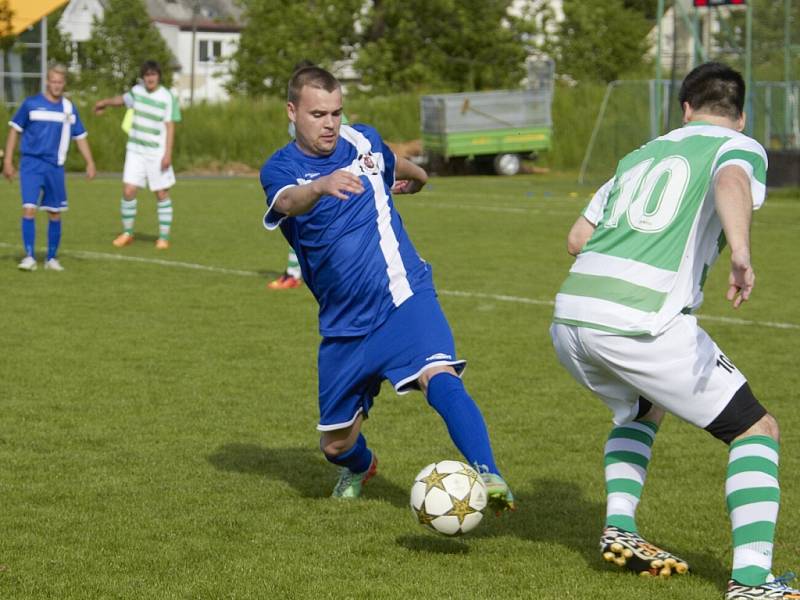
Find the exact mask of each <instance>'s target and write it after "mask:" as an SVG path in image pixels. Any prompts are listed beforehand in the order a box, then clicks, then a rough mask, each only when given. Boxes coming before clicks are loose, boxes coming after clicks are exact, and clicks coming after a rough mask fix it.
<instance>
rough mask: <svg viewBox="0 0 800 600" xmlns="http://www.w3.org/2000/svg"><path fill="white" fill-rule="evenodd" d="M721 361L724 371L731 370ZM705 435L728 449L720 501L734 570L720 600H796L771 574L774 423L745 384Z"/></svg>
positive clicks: (776, 497) (776, 493)
mask: <svg viewBox="0 0 800 600" xmlns="http://www.w3.org/2000/svg"><path fill="white" fill-rule="evenodd" d="M723 358H724V362H723V363H722V364H723V365H724V368H725V369H731V370H735V369H736V368H735V367H734V366H733V363H732V362H731V361H730V360H729V359H728V358H726V357H723ZM705 429H706V430H707V431H709V432H710V433H711V434H712V435H713V436H714V437H716V438H718V439H720V440H722V441H723V442H725V443H726V444H730V449H729V454H728V470H727V475H726V480H725V497H726V503H727V507H728V514H729V516H730V520H731V528H732V530H733V536H732V537H733V566H732V570H731V578H730V581H729V582H728V589H727V592H726V595H725V598H726V599H727V600H739V599H749V598H773V597H774V598H800V590H795V589H792V588H790V587H789V586H788V585H787V581H786V580H782V579H780V578H779V579H777V580H776V579H775V578H774V577H773V576H772V574H771V568H772V551H773V542H774V536H775V523H776V521H777V518H778V509H779V507H780V486H779V483H778V457H779V443H778V442H779V439H780V432H779V428H778V422H777V421H776V420H775V418H774V417H773V416H772V415H770V414H769V413H767V411H766V409H765V408H764V407H763V406H762V405H761V404H760V403H759V402H758V400H756V398H755V396H754V395H753V392H752V390H751V389H750V386H749V385H748V384H747V383H744V384H743V385H742V386H741V387H740V388H739V389H738V390H737V391H736V393H735V394H733V397H732V398H731V399H730V401H729V402H728V403H727V405H726V406H725V408H724V409H723V410H722V412H720V414H719V415H718V416H717V417H716V418H715V419H714V420H713V421H712V422H711V423H710V424H709V425H707V426H706V427H705Z"/></svg>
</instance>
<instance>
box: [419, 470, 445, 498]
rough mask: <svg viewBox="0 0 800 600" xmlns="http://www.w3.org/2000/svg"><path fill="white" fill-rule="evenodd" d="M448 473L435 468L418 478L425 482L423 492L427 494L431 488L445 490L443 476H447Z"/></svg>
mask: <svg viewBox="0 0 800 600" xmlns="http://www.w3.org/2000/svg"><path fill="white" fill-rule="evenodd" d="M447 475H448V473H439V471H437V470H436V469H434V470H433V471H431V472H430V473H429V474H428V475H426V476H425V477H423V478H422V479H420V481H424V482H425V493H426V494H427V493H428V492H430V491H431V490H432V489H433V488H439V489H440V490H442V491H443V492H446V491H447V490H446V489H444V483H443V482H444V478H445V477H447Z"/></svg>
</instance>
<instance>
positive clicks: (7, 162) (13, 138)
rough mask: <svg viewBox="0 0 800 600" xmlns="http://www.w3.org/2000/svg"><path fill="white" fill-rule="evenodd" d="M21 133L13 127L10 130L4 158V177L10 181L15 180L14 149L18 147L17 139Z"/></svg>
mask: <svg viewBox="0 0 800 600" xmlns="http://www.w3.org/2000/svg"><path fill="white" fill-rule="evenodd" d="M18 137H19V133H18V132H17V130H16V129H14V128H13V127H10V128H9V130H8V138H6V150H5V155H4V156H3V175H4V176H5V178H6V179H8V180H9V181H12V180H13V179H14V148H16V147H17V138H18Z"/></svg>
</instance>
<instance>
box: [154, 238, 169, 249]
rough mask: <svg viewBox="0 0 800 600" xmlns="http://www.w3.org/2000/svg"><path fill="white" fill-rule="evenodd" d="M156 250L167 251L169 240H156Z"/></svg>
mask: <svg viewBox="0 0 800 600" xmlns="http://www.w3.org/2000/svg"><path fill="white" fill-rule="evenodd" d="M156 250H169V240H166V239H164V238H158V239H157V240H156Z"/></svg>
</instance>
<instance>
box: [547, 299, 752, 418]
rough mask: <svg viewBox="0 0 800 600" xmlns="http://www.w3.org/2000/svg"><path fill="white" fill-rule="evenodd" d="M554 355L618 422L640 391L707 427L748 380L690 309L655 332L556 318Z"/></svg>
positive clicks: (633, 410) (633, 409) (630, 414)
mask: <svg viewBox="0 0 800 600" xmlns="http://www.w3.org/2000/svg"><path fill="white" fill-rule="evenodd" d="M550 335H551V337H552V338H553V345H554V346H555V349H556V353H557V354H558V358H559V360H560V361H561V364H563V365H564V367H566V369H567V371H569V372H570V374H571V375H572V376H573V377H574V378H575V379H576V380H577V381H578V382H579V383H581V384H583V385H584V386H585V387H587V388H589V389H590V390H591V391H593V392H594V393H595V394H597V395H598V396H600V398H601V399H602V400H603V402H605V403H606V404H607V405H608V407H609V408H610V409H611V411H612V412H613V413H614V417H613V420H614V423H615V424H617V425H621V424H623V423H627V422H629V421H632V420H633V419H635V418H636V414H637V411H638V404H639V402H638V401H639V396H642V397H644V398H645V399H646V400H648V401H650V402H651V403H652V404H654V405H656V406H659V407H661V408H663V409H664V410H666V411H667V412H669V413H672V414H674V415H676V416H678V417H680V418H681V419H683V420H685V421H688V422H689V423H692V424H694V425H697V426H698V427H702V428H705V427H706V426H707V425H709V424H710V423H711V422H712V421H713V420H714V419H715V418H716V417H717V416H718V415H719V414H720V413H721V412H722V411H723V409H724V408H725V407H726V406H727V405H728V402H730V400H731V398H732V397H733V395H734V394H735V393H736V391H737V390H738V389H739V388H740V387H742V386H743V385H744V384H745V383H746V379H745V377H744V375H742V373H741V372H740V371H739V370H738V369H737V368H736V367H735V366H734V365H733V363H732V362H731V361H730V360H729V359H728V358H727V357H726V356H725V355H723V354H722V351H721V350H720V349H719V347H718V346H717V345H716V344H715V343H714V340H712V339H711V337H710V336H709V335H708V334H707V333H706V332H705V331H703V330H702V329H701V328H700V327H699V326H698V324H697V319H696V318H695V317H693V316H691V315H683V314H682V315H678V316H677V317H676V318H675V319H674V320H673V321H672V322H671V323H670V324H669V326H668V327H667V329H665V330H664V331H663V332H661V333H660V334H659V335H657V336H649V335H642V336H624V335H618V334H613V333H608V332H605V331H600V330H599V329H590V328H588V327H575V326H572V325H564V324H561V323H554V324H553V325H552V326H551V327H550Z"/></svg>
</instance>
